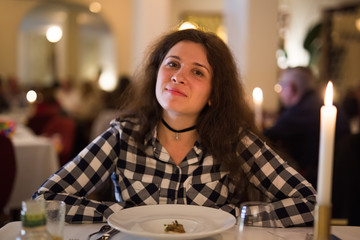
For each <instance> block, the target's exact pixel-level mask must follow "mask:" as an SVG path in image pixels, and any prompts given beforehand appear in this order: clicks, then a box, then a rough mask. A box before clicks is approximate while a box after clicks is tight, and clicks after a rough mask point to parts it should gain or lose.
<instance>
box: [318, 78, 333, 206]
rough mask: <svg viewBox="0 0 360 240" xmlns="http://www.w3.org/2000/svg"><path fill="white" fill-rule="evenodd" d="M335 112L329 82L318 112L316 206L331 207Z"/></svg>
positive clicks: (330, 83) (331, 87) (331, 86)
mask: <svg viewBox="0 0 360 240" xmlns="http://www.w3.org/2000/svg"><path fill="white" fill-rule="evenodd" d="M336 112H337V109H336V107H335V106H334V105H333V85H332V82H329V83H328V85H327V87H326V93H325V105H324V106H322V107H321V110H320V114H321V115H320V146H319V169H318V181H317V191H318V200H317V204H318V205H331V188H332V172H333V153H334V137H335V123H336Z"/></svg>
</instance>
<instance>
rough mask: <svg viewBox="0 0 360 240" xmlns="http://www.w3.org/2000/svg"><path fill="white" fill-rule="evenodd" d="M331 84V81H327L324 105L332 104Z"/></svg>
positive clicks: (332, 92) (332, 91)
mask: <svg viewBox="0 0 360 240" xmlns="http://www.w3.org/2000/svg"><path fill="white" fill-rule="evenodd" d="M333 95H334V90H333V84H332V82H331V81H329V82H328V84H327V87H326V92H325V106H331V105H333Z"/></svg>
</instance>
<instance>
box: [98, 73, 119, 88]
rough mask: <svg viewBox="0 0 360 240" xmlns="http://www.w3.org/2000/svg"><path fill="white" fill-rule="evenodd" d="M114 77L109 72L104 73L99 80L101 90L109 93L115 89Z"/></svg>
mask: <svg viewBox="0 0 360 240" xmlns="http://www.w3.org/2000/svg"><path fill="white" fill-rule="evenodd" d="M116 84H117V82H116V77H115V74H112V73H111V72H110V71H107V72H106V71H104V72H103V73H101V75H100V78H99V86H100V88H101V89H102V90H104V91H107V92H111V91H113V90H114V89H115V88H116Z"/></svg>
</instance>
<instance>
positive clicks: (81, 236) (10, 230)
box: [0, 221, 360, 240]
mask: <svg viewBox="0 0 360 240" xmlns="http://www.w3.org/2000/svg"><path fill="white" fill-rule="evenodd" d="M104 224H105V223H85V224H65V228H64V240H86V239H87V237H88V236H89V234H91V233H94V232H97V231H98V230H99V229H100V228H101V226H103V225H104ZM20 230H21V222H20V221H15V222H10V223H8V224H6V225H5V226H3V227H2V228H0V239H15V238H16V237H17V236H18V235H19V233H20ZM313 230H314V229H313V228H312V227H290V228H263V227H250V235H251V236H252V237H251V240H264V239H265V240H308V239H309V238H307V237H308V236H311V234H312V233H313ZM331 233H332V234H333V237H332V240H338V239H342V240H359V239H360V227H357V226H331ZM99 237H101V234H95V235H93V236H92V237H91V240H97V239H98V238H99ZM151 239H152V238H147V237H139V236H134V235H129V234H126V233H123V232H119V233H118V234H116V235H114V236H113V237H112V238H111V240H151ZM201 239H202V240H205V239H207V240H240V239H241V238H240V237H239V236H238V225H234V226H233V227H231V228H230V229H228V230H226V231H224V232H222V233H219V234H216V235H214V236H210V237H206V238H201ZM309 240H310V239H309Z"/></svg>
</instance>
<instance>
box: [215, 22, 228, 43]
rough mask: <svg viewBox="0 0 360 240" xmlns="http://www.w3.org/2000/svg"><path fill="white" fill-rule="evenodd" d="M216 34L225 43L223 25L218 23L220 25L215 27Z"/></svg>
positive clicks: (225, 35)
mask: <svg viewBox="0 0 360 240" xmlns="http://www.w3.org/2000/svg"><path fill="white" fill-rule="evenodd" d="M216 35H218V36H219V37H220V38H221V39H222V40H223V41H224V42H225V43H227V42H228V38H227V33H226V29H225V27H224V26H223V25H220V26H219V27H218V28H217V29H216Z"/></svg>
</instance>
